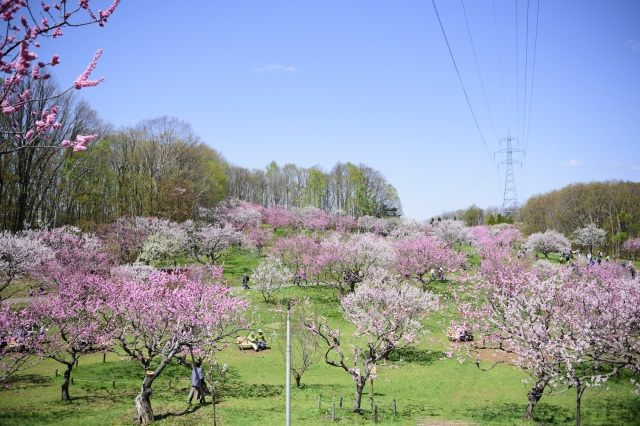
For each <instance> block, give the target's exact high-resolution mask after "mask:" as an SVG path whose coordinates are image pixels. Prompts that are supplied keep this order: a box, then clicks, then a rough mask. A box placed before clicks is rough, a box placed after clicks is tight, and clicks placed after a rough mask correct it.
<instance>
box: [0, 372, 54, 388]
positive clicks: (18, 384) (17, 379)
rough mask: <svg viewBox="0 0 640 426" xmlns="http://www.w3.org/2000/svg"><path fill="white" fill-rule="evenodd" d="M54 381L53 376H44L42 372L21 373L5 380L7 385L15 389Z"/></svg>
mask: <svg viewBox="0 0 640 426" xmlns="http://www.w3.org/2000/svg"><path fill="white" fill-rule="evenodd" d="M52 382H53V378H51V377H47V376H43V375H41V374H20V375H13V376H9V378H8V379H7V380H6V382H4V384H3V385H4V386H5V387H11V388H14V389H21V388H25V387H30V386H33V385H44V384H49V383H52Z"/></svg>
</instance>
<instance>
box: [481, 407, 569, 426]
mask: <svg viewBox="0 0 640 426" xmlns="http://www.w3.org/2000/svg"><path fill="white" fill-rule="evenodd" d="M525 409H526V405H525V404H513V403H504V404H490V405H486V406H484V407H475V408H473V409H469V410H468V412H469V416H470V417H472V418H473V420H474V421H478V422H480V423H503V424H509V423H518V422H520V421H522V420H523V418H524V412H525ZM533 418H534V421H535V424H537V425H554V424H567V423H568V424H570V423H572V422H575V416H574V413H573V411H572V410H570V409H567V408H563V407H558V406H556V405H551V404H544V403H540V404H538V405H536V408H535V410H534V411H533Z"/></svg>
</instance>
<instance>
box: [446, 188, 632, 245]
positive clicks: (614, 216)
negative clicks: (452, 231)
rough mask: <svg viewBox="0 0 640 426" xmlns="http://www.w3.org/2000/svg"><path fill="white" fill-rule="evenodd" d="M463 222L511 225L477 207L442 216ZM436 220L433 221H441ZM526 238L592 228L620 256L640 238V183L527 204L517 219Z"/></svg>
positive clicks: (560, 193)
mask: <svg viewBox="0 0 640 426" xmlns="http://www.w3.org/2000/svg"><path fill="white" fill-rule="evenodd" d="M440 218H441V219H453V218H455V219H459V220H463V221H465V222H466V223H467V225H469V226H474V225H480V224H485V225H492V224H495V223H501V222H508V221H510V220H513V219H512V218H505V217H503V216H502V215H501V214H500V213H499V209H498V208H495V207H494V208H489V209H481V208H479V207H477V206H475V205H472V206H471V207H469V208H467V209H462V210H457V211H455V212H446V213H443V214H442V215H440ZM437 219H438V218H437V217H436V218H434V219H433V220H437ZM515 222H516V223H517V224H518V225H519V228H520V229H521V231H522V233H523V234H524V235H530V234H533V233H536V232H544V231H546V230H548V229H554V230H556V231H558V232H561V233H562V234H564V235H565V236H567V237H568V238H571V236H572V234H573V233H574V231H575V230H576V229H578V228H584V227H586V226H588V225H590V224H593V225H595V226H596V227H598V228H600V229H603V230H605V231H606V233H607V237H606V238H607V243H606V244H607V248H608V249H609V250H610V251H611V252H612V253H618V252H619V248H620V246H621V245H622V243H624V242H625V241H626V240H628V239H629V238H635V237H640V183H637V182H623V181H607V182H591V183H575V184H572V185H569V186H566V187H564V188H562V189H559V190H556V191H552V192H549V193H547V194H541V195H536V196H534V197H531V198H530V199H529V200H527V202H526V204H525V205H524V206H522V208H521V209H520V211H519V214H518V215H517V216H516V218H515Z"/></svg>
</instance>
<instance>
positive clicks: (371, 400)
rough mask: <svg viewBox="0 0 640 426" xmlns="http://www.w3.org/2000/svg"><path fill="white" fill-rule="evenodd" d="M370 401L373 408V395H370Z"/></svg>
mask: <svg viewBox="0 0 640 426" xmlns="http://www.w3.org/2000/svg"><path fill="white" fill-rule="evenodd" d="M369 402H370V403H371V409H372V410H373V397H372V396H370V397H369Z"/></svg>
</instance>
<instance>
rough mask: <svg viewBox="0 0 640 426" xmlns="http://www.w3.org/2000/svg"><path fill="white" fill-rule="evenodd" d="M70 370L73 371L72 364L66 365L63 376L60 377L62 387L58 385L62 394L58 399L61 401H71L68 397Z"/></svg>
mask: <svg viewBox="0 0 640 426" xmlns="http://www.w3.org/2000/svg"><path fill="white" fill-rule="evenodd" d="M72 369H73V362H71V363H69V364H67V369H66V370H65V371H64V375H63V377H62V385H60V389H61V391H62V394H61V396H60V399H61V400H63V401H71V397H70V396H69V382H70V381H71V370H72Z"/></svg>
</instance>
